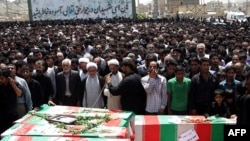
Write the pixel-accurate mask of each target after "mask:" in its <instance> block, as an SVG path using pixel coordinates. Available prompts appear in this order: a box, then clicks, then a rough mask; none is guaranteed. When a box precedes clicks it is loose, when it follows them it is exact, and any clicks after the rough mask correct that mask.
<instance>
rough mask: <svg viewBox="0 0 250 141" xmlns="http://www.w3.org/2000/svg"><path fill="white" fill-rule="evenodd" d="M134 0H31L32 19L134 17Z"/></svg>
mask: <svg viewBox="0 0 250 141" xmlns="http://www.w3.org/2000/svg"><path fill="white" fill-rule="evenodd" d="M133 1H134V0H31V10H32V11H31V14H32V20H34V21H37V20H55V19H89V18H91V19H96V18H114V17H124V18H133V4H132V3H133Z"/></svg>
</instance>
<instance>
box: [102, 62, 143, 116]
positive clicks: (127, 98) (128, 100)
mask: <svg viewBox="0 0 250 141" xmlns="http://www.w3.org/2000/svg"><path fill="white" fill-rule="evenodd" d="M135 69H136V68H135V66H134V62H133V60H132V59H131V58H129V57H125V58H123V64H122V71H123V73H125V77H124V78H123V80H122V81H121V82H120V83H119V85H118V86H116V87H114V86H113V85H112V84H111V79H110V78H109V77H107V78H106V83H107V84H108V89H109V91H110V93H111V94H112V95H121V106H122V110H126V111H133V112H134V113H135V114H137V115H142V114H144V110H145V105H146V91H145V89H144V87H143V86H142V83H141V78H140V76H139V75H138V74H136V73H135V71H134V70H135Z"/></svg>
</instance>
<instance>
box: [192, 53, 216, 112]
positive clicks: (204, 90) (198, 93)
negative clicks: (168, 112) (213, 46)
mask: <svg viewBox="0 0 250 141" xmlns="http://www.w3.org/2000/svg"><path fill="white" fill-rule="evenodd" d="M209 62H210V61H209V59H208V58H206V57H202V58H200V73H198V74H196V75H194V76H193V78H192V81H191V89H190V94H189V99H190V100H189V102H190V112H191V114H193V115H197V114H198V115H204V114H205V112H206V110H207V109H208V106H209V105H210V104H211V102H212V101H213V94H214V90H215V89H216V88H217V87H218V83H217V81H216V78H215V76H214V75H213V74H211V73H210V72H209Z"/></svg>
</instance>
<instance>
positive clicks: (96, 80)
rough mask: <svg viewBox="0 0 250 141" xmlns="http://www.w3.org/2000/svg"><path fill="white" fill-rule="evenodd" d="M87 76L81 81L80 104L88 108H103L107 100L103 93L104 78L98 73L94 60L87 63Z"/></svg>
mask: <svg viewBox="0 0 250 141" xmlns="http://www.w3.org/2000/svg"><path fill="white" fill-rule="evenodd" d="M87 71H88V76H87V77H86V78H84V79H83V81H82V88H83V98H82V106H83V107H89V108H103V107H104V106H105V105H106V103H107V101H106V98H105V97H104V94H103V89H104V87H105V86H104V85H105V80H104V78H103V77H102V76H100V75H98V67H97V64H96V63H94V62H89V63H88V64H87Z"/></svg>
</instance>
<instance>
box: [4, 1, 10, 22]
mask: <svg viewBox="0 0 250 141" xmlns="http://www.w3.org/2000/svg"><path fill="white" fill-rule="evenodd" d="M5 2H6V14H5V16H6V18H8V20H9V5H8V0H6V1H5Z"/></svg>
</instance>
